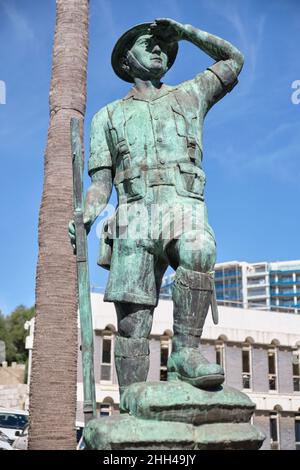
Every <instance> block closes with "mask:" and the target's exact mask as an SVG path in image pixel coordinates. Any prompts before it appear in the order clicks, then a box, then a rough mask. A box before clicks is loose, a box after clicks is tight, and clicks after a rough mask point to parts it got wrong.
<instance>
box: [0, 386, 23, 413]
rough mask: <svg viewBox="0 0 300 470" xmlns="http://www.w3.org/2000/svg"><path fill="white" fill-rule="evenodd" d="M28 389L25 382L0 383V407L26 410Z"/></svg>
mask: <svg viewBox="0 0 300 470" xmlns="http://www.w3.org/2000/svg"><path fill="white" fill-rule="evenodd" d="M28 400H29V391H28V385H27V384H17V385H0V408H16V409H18V410H24V409H25V410H27V409H28Z"/></svg>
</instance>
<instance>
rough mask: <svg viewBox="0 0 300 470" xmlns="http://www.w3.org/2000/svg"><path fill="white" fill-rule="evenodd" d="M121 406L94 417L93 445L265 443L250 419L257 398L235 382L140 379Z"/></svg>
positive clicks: (87, 436) (88, 438)
mask: <svg viewBox="0 0 300 470" xmlns="http://www.w3.org/2000/svg"><path fill="white" fill-rule="evenodd" d="M120 408H121V411H123V414H121V415H114V416H108V417H105V418H100V419H94V420H92V421H90V422H89V424H88V426H87V427H86V428H85V430H84V440H85V444H86V447H87V448H88V449H94V450H114V449H121V450H140V449H145V450H212V449H215V450H217V449H259V448H260V447H261V445H262V443H263V440H264V438H265V436H264V435H263V434H262V433H261V432H260V431H258V430H257V429H256V428H255V427H254V426H252V425H251V424H250V423H249V421H250V418H251V416H252V414H253V412H254V409H255V405H254V403H252V402H251V400H250V399H249V398H248V397H247V395H245V394H244V393H242V392H239V391H238V390H235V389H233V388H231V387H226V386H220V387H218V388H217V389H215V390H210V391H208V390H201V389H197V388H195V387H193V386H191V385H189V384H187V383H185V382H157V383H151V382H146V383H138V384H133V385H131V386H130V387H128V388H127V389H126V390H125V392H124V394H123V397H122V400H121V404H120Z"/></svg>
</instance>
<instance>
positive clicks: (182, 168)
mask: <svg viewBox="0 0 300 470" xmlns="http://www.w3.org/2000/svg"><path fill="white" fill-rule="evenodd" d="M178 173H179V174H188V175H191V176H193V177H194V178H200V179H202V180H203V182H204V181H205V175H204V172H203V170H202V169H201V168H199V167H198V166H196V165H195V164H194V163H191V162H186V161H185V162H181V163H177V164H175V165H172V166H165V167H159V168H158V167H156V168H143V167H137V168H128V169H127V170H124V171H121V172H118V173H117V174H116V176H115V179H114V183H115V184H116V185H118V184H120V183H123V182H124V181H127V180H132V179H134V178H138V177H141V176H143V179H144V181H145V182H146V184H147V186H148V187H151V186H157V185H170V186H175V185H176V174H178Z"/></svg>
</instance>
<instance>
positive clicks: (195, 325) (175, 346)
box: [167, 267, 224, 388]
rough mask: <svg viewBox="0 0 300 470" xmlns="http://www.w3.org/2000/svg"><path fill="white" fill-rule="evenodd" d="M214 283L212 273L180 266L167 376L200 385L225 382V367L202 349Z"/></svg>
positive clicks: (175, 286)
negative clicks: (201, 340)
mask: <svg viewBox="0 0 300 470" xmlns="http://www.w3.org/2000/svg"><path fill="white" fill-rule="evenodd" d="M213 283H214V280H213V278H212V276H211V275H210V274H206V273H200V272H196V271H191V270H188V269H185V268H182V267H179V268H177V271H176V276H175V282H174V285H173V302H174V327H173V329H174V336H173V339H172V353H171V355H170V357H169V360H168V364H167V368H168V380H183V381H185V382H188V383H190V384H191V385H194V386H195V387H199V388H211V387H215V386H217V385H220V384H221V383H222V382H224V370H223V369H222V367H221V366H219V365H218V364H211V363H209V362H208V360H207V359H205V357H204V356H203V355H202V354H201V352H200V350H199V345H200V338H201V335H202V330H203V325H204V322H205V318H206V316H207V312H208V309H209V305H210V304H211V302H212V296H213V295H214V284H213ZM213 300H214V299H213ZM214 308H216V306H215V307H214Z"/></svg>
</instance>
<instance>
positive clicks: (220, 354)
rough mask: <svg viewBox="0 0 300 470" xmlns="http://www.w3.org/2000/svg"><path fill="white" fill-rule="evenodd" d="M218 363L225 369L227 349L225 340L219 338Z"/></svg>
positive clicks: (217, 348)
mask: <svg viewBox="0 0 300 470" xmlns="http://www.w3.org/2000/svg"><path fill="white" fill-rule="evenodd" d="M215 351H216V363H217V364H219V365H220V366H221V367H223V369H225V353H224V351H225V349H224V343H223V341H220V340H218V341H217V342H216V345H215Z"/></svg>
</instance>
